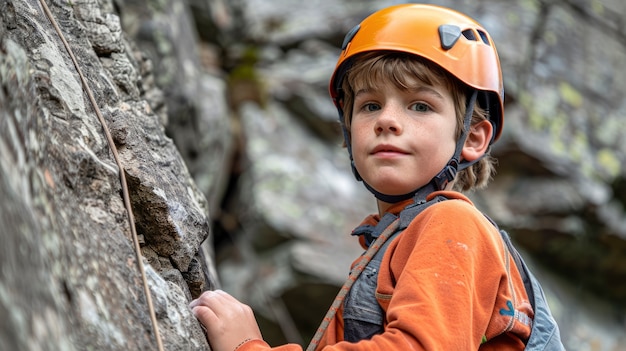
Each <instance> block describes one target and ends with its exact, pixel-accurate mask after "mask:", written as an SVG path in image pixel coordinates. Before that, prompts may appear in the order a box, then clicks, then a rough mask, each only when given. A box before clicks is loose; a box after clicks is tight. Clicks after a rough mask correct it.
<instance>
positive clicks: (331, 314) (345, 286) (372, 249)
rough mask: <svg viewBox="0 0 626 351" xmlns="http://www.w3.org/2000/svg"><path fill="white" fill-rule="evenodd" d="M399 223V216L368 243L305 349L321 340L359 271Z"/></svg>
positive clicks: (307, 349)
mask: <svg viewBox="0 0 626 351" xmlns="http://www.w3.org/2000/svg"><path fill="white" fill-rule="evenodd" d="M399 223H400V218H399V217H398V218H396V219H395V220H394V221H393V222H391V224H389V225H388V226H387V228H385V230H384V231H383V232H382V233H381V234H380V236H379V237H378V239H376V241H374V242H373V243H372V245H370V247H369V248H368V249H367V251H365V253H364V254H363V256H361V259H360V260H359V262H358V263H357V264H356V266H354V268H353V269H352V272H350V275H349V276H348V279H346V282H345V283H343V286H342V287H341V289H340V290H339V293H337V296H336V297H335V300H334V301H333V304H332V305H331V306H330V308H329V309H328V312H326V316H324V319H322V323H321V324H320V326H319V327H318V328H317V331H316V332H315V335H314V336H313V339H311V343H310V344H309V346H308V347H307V348H306V351H313V350H315V348H316V347H317V346H318V345H319V343H320V341H321V340H322V336H323V335H324V333H325V332H326V329H327V328H328V325H329V324H330V322H331V321H332V320H333V318H335V314H336V313H337V311H338V310H339V308H340V307H341V304H342V303H343V300H344V299H345V298H346V295H347V294H348V292H349V291H350V288H352V285H353V284H354V282H355V281H356V280H357V278H359V276H360V275H361V273H363V270H365V267H366V266H367V264H368V263H370V261H371V260H372V258H374V256H375V255H376V253H377V252H378V251H379V250H380V248H381V247H382V246H383V244H384V243H385V241H387V239H389V237H390V236H391V235H393V233H395V232H396V229H398V224H399Z"/></svg>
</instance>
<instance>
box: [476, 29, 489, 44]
mask: <svg viewBox="0 0 626 351" xmlns="http://www.w3.org/2000/svg"><path fill="white" fill-rule="evenodd" d="M478 35H480V39H482V41H483V43H485V44H487V45H489V46H491V44H490V43H489V37H487V33H485V32H483V31H482V30H478Z"/></svg>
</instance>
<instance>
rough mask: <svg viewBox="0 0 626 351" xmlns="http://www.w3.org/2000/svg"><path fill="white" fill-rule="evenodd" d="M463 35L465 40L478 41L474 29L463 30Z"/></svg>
mask: <svg viewBox="0 0 626 351" xmlns="http://www.w3.org/2000/svg"><path fill="white" fill-rule="evenodd" d="M462 33H463V36H464V37H465V38H466V39H467V40H472V41H478V39H476V35H475V34H474V31H473V30H471V29H466V30H464V31H463V32H462Z"/></svg>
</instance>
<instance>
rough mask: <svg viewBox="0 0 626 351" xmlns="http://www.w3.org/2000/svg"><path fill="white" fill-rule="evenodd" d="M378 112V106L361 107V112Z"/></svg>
mask: <svg viewBox="0 0 626 351" xmlns="http://www.w3.org/2000/svg"><path fill="white" fill-rule="evenodd" d="M378 110H380V105H378V104H374V103H368V104H365V105H363V111H367V112H373V111H378Z"/></svg>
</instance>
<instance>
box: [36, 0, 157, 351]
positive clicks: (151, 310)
mask: <svg viewBox="0 0 626 351" xmlns="http://www.w3.org/2000/svg"><path fill="white" fill-rule="evenodd" d="M39 2H40V3H41V6H42V8H43V10H44V12H45V13H46V16H47V17H48V19H49V20H50V23H51V24H52V26H53V27H54V30H55V31H56V32H57V34H58V36H59V38H60V39H61V41H62V42H63V45H64V46H65V49H66V50H67V53H68V54H69V55H70V57H71V59H72V62H73V63H74V67H75V68H76V72H77V73H78V75H79V76H80V81H81V83H82V86H83V89H84V91H85V93H87V96H88V97H89V101H90V102H91V105H92V106H93V109H94V111H95V113H96V116H98V120H99V121H100V124H101V125H102V129H103V130H104V134H105V135H106V139H107V142H108V144H109V148H110V149H111V152H112V153H113V158H114V159H115V163H116V164H117V167H118V170H119V177H120V182H121V186H122V196H123V199H124V206H125V207H126V212H127V213H128V221H129V224H130V232H131V234H132V238H133V244H134V247H135V255H136V258H137V266H138V267H139V271H140V273H141V278H142V281H143V289H144V293H145V295H146V301H147V303H148V310H149V313H150V320H151V321H152V329H153V330H154V337H155V339H156V343H157V347H158V350H159V351H163V342H162V341H161V335H160V333H159V326H158V323H157V319H156V313H155V312H154V305H153V304H152V295H151V294H150V288H149V287H148V280H147V278H146V271H145V269H144V266H143V259H142V256H141V248H140V246H139V239H138V237H137V231H136V229H135V217H134V215H133V211H132V208H131V204H130V196H129V192H128V184H127V183H126V176H125V174H124V166H123V165H122V162H121V161H120V157H119V154H118V152H117V148H116V147H115V143H114V142H113V137H112V136H111V131H110V130H109V128H108V126H107V124H106V121H105V120H104V117H103V116H102V112H100V108H99V107H98V104H97V103H96V99H95V98H94V95H93V92H92V91H91V88H90V87H89V85H88V84H87V80H86V79H85V76H84V75H83V72H82V70H81V69H80V66H79V65H78V61H77V60H76V57H75V56H74V52H73V51H72V49H71V48H70V46H69V44H68V43H67V40H65V36H64V35H63V32H62V31H61V28H59V25H58V24H57V21H56V20H55V18H54V16H53V15H52V12H51V11H50V8H48V5H47V4H46V1H45V0H39Z"/></svg>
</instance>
